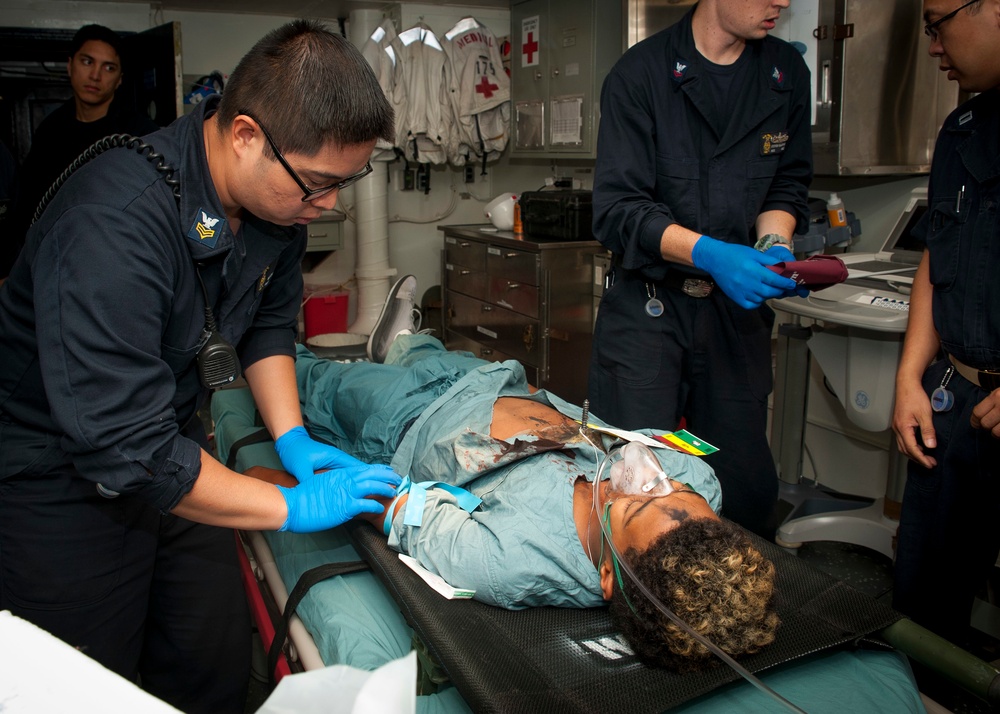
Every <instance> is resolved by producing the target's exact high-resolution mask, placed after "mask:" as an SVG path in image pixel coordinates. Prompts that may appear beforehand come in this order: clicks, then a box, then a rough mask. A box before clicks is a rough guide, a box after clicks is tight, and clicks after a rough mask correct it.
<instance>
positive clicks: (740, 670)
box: [580, 400, 807, 714]
mask: <svg viewBox="0 0 1000 714" xmlns="http://www.w3.org/2000/svg"><path fill="white" fill-rule="evenodd" d="M589 411H590V402H589V400H584V403H583V412H582V414H581V419H580V424H581V426H580V436H582V437H583V438H584V439H585V440H586V441H587V442H588V443H589V444H590V445H591V446H592V447H594V452H595V456H597V455H599V454H598V452H604V451H605V450H604V449H602V448H601V447H599V446H598V445H597V444H595V443H594V442H593V441H592V440H591V439H590V437H589V436H588V435H587V421H588V412H589ZM620 445H621V444H620V443H619V442H616V443H615V444H612V445H611V447H610V448H609V449H607V452H606V454H605V456H604V457H603V458H601V460H600V462H599V463H600V466H598V469H597V474H596V475H595V476H594V495H593V513H596V514H597V521H598V523H600V524H601V535H602V536H603V537H604V539H605V540H607V542H608V545H609V546H610V548H611V552H612V553H614V556H615V557H616V558H618V564H619V566H621V568H622V569H623V570H624V571H625V573H626V574H627V575H628V577H629V578H630V579H631V580H632V582H633V583H635V585H636V587H638V588H639V591H640V592H642V594H643V595H644V596H645V597H646V599H648V600H649V601H650V602H651V603H653V605H654V606H656V609H657V610H659V611H660V612H662V613H663V614H664V616H666V617H667V618H668V619H669V620H670V621H671V622H673V623H674V624H675V625H677V626H678V627H680V628H681V629H682V630H684V631H685V632H687V633H688V634H689V635H691V637H693V638H694V639H695V640H696V641H697V642H700V643H701V644H703V645H704V646H705V647H706V648H708V651H709V652H711V653H712V654H714V655H715V656H716V657H718V658H719V659H721V660H722V661H723V662H725V663H726V665H728V666H729V668H730V669H732V670H733V671H734V672H736V673H737V674H739V675H740V676H741V677H743V679H745V680H746V681H748V682H749V683H750V684H752V685H753V686H754V687H756V688H757V689H759V690H760V691H761V692H763V693H764V694H766V695H767V696H769V697H771V698H772V699H774V700H775V701H776V702H778V703H779V704H781V705H782V706H784V707H785V708H787V709H788V710H789V711H792V712H797V714H807V712H806V711H805V710H803V709H800V708H799V707H797V706H795V705H794V704H793V703H792V702H790V701H788V700H787V699H785V698H784V697H782V696H781V695H780V694H778V693H777V692H776V691H774V690H773V689H771V688H770V687H769V686H767V685H766V684H764V683H763V682H762V681H760V679H758V678H757V677H755V676H754V675H753V674H751V673H750V671H749V670H747V669H746V668H745V667H743V666H742V665H741V664H740V663H739V662H737V661H736V660H735V659H733V658H732V657H730V656H729V655H728V654H726V653H725V652H723V651H722V650H721V649H719V648H718V647H717V646H716V645H715V644H714V643H713V642H712V641H711V640H709V639H708V638H707V637H705V636H704V635H702V634H699V633H698V632H695V631H694V630H693V629H692V628H691V626H690V625H688V624H687V623H686V622H684V620H682V619H681V618H679V617H678V616H677V615H675V614H674V613H673V611H672V610H671V609H670V608H668V607H667V606H666V605H664V604H663V603H662V602H660V600H659V598H657V597H656V595H654V594H653V593H652V592H651V591H650V589H649V588H648V587H646V586H645V585H644V584H643V583H642V582H641V581H640V580H639V578H638V576H637V575H636V574H635V571H633V570H632V568H631V567H630V566H629V564H628V562H627V561H626V560H625V558H624V557H623V556H622V554H621V553H620V552H619V551H618V548H616V547H615V544H614V541H613V540H611V530H610V528H609V526H608V524H607V523H606V522H605V521H604V519H602V518H601V517H600V507H599V505H598V503H599V496H600V483H601V481H602V480H603V477H604V471H605V468H606V467H607V466H608V465H609V464H610V462H611V458H610V457H611V452H612V451H613V450H614V448H615V447H616V446H620ZM598 567H600V565H599V564H598Z"/></svg>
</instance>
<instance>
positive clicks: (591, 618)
mask: <svg viewBox="0 0 1000 714" xmlns="http://www.w3.org/2000/svg"><path fill="white" fill-rule="evenodd" d="M212 414H213V418H214V420H215V429H216V431H215V440H216V448H217V452H218V454H219V457H220V459H222V460H223V461H227V460H228V461H229V462H230V463H231V464H232V465H233V467H234V468H236V469H237V470H245V469H246V468H249V467H250V466H252V465H263V466H271V467H274V468H280V462H279V461H278V458H277V455H276V454H275V452H274V449H273V444H272V443H271V442H270V441H261V442H259V443H253V441H254V439H259V438H262V437H261V436H260V435H261V434H262V432H261V426H260V424H259V423H258V422H257V416H256V410H255V408H254V404H253V401H252V399H251V397H250V395H249V392H248V391H247V390H241V389H233V390H225V391H221V392H217V393H216V394H215V395H214V396H213V401H212ZM255 435H257V436H255ZM241 440H242V441H243V445H240V443H239V442H241ZM234 446H235V447H239V448H234ZM241 544H242V546H241V547H245V549H246V550H245V552H246V553H247V554H248V557H247V562H248V563H251V562H252V563H254V564H255V567H256V570H257V571H258V572H259V573H260V575H262V576H263V577H264V579H263V580H259V579H258V578H257V577H256V576H255V577H253V578H248V582H247V585H248V595H249V596H250V598H251V601H253V600H254V599H258V598H259V599H266V598H268V597H271V598H273V599H274V600H275V601H276V604H277V605H278V607H280V606H281V605H282V604H283V601H284V599H285V598H286V597H287V593H288V592H289V591H291V590H292V589H293V588H294V586H295V584H296V582H297V581H298V579H299V578H300V577H301V576H302V574H303V573H305V572H307V571H308V570H310V569H311V568H313V567H315V566H320V565H324V564H327V563H331V562H345V561H357V560H359V559H363V560H364V561H366V562H367V563H368V564H369V565H370V566H371V570H365V571H360V572H352V573H349V574H344V575H338V576H335V577H332V578H330V579H328V580H323V581H321V582H319V583H317V584H316V585H315V586H313V587H312V588H311V589H310V590H309V592H308V594H307V595H306V596H305V597H304V598H303V599H302V600H301V602H300V603H299V605H298V608H297V619H298V622H295V619H296V618H293V624H292V626H291V627H290V630H289V641H290V642H291V644H292V647H293V648H294V652H295V659H296V660H297V664H296V665H295V666H296V667H302V668H305V669H310V668H315V667H319V666H324V665H331V664H349V665H352V666H355V667H359V668H363V669H374V668H376V667H378V666H380V665H382V664H384V663H385V662H388V661H390V660H392V659H396V658H398V657H401V656H403V655H404V654H406V653H407V652H408V651H410V649H411V648H414V647H415V648H416V649H417V651H418V657H419V658H420V661H421V672H422V675H421V683H420V689H419V690H418V692H419V693H420V696H418V698H417V699H418V711H420V712H432V713H433V712H464V711H497V712H511V711H539V712H560V711H566V712H587V711H593V712H604V711H630V712H645V711H649V712H658V711H664V710H666V709H672V708H675V707H676V708H677V709H676V710H677V711H681V712H689V713H690V712H694V713H697V714H709V713H714V712H728V711H735V710H740V711H746V710H754V711H781V708H780V706H779V705H778V704H777V703H776V702H774V701H773V700H770V699H769V698H767V697H766V695H764V694H762V693H761V692H760V691H758V690H757V689H754V688H753V687H751V686H750V685H749V684H746V683H745V682H742V681H737V680H738V676H737V675H736V674H735V673H734V672H732V671H730V670H728V669H727V668H725V667H721V666H720V667H715V668H713V669H710V670H708V671H707V672H700V673H697V674H694V675H692V674H688V675H676V674H673V673H670V672H667V671H664V670H659V669H654V668H650V667H647V666H645V665H643V664H641V663H640V662H638V660H637V659H636V658H635V657H634V655H632V654H631V652H630V651H629V650H628V648H627V646H625V645H624V642H623V641H622V640H621V639H620V637H619V636H618V635H617V633H615V632H614V631H613V630H612V629H611V628H610V621H609V618H608V616H607V613H606V611H605V610H604V609H603V608H595V609H591V610H571V609H559V608H534V609H529V610H521V611H508V610H503V609H500V608H495V607H491V606H489V605H484V604H482V603H478V602H474V601H468V600H445V599H443V598H442V597H441V596H439V595H438V594H437V593H435V592H434V591H433V590H431V589H430V588H429V587H428V586H426V585H425V584H424V583H423V581H422V580H420V579H419V577H417V576H416V574H415V573H413V572H412V571H410V570H409V569H408V568H407V567H406V566H405V565H403V564H402V563H401V562H400V561H399V559H398V558H397V557H396V554H395V553H392V552H391V551H390V550H389V549H388V547H387V546H386V545H385V539H384V537H382V536H381V535H379V534H378V533H377V532H376V531H375V529H374V528H372V527H371V526H369V525H368V524H367V523H353V524H347V525H346V526H344V527H340V528H336V529H332V530H330V531H326V532H323V533H316V534H308V535H302V534H289V533H246V534H241ZM757 545H758V547H760V548H761V549H762V550H763V551H765V553H766V554H767V555H768V557H770V558H772V560H774V561H775V562H776V564H778V566H779V567H778V572H779V588H780V593H781V600H782V603H781V604H780V605H779V614H780V615H781V617H782V621H783V625H782V627H781V629H780V630H779V635H778V641H777V642H776V643H774V644H773V645H771V646H769V647H768V648H766V649H765V650H764V651H762V652H761V653H758V654H756V655H753V656H751V657H748V658H745V659H743V660H741V663H742V664H743V665H744V666H745V667H747V668H748V669H749V670H750V671H753V672H755V673H759V674H760V676H761V679H762V680H763V681H764V682H765V683H766V684H768V685H769V686H771V687H772V688H774V689H775V690H776V691H778V692H779V693H780V694H781V695H782V696H783V697H785V698H786V699H788V700H790V701H792V702H793V703H795V704H796V705H797V706H799V707H801V708H803V709H805V710H806V711H808V712H810V713H811V714H815V713H816V712H843V711H851V710H853V711H857V712H869V711H871V712H875V711H880V712H881V711H893V712H922V711H924V708H923V705H922V703H921V699H920V695H919V692H918V691H917V687H916V685H915V683H914V680H913V676H912V672H911V671H910V668H909V664H908V663H907V660H906V657H905V656H904V655H902V654H901V653H899V652H896V651H893V650H892V649H891V648H890V647H889V646H888V645H887V644H886V643H885V642H884V641H882V640H881V639H880V638H879V636H878V633H880V632H882V631H884V630H885V628H887V627H889V626H890V625H892V624H893V623H895V622H896V621H897V620H899V615H898V614H897V613H895V612H894V611H892V610H891V609H889V608H887V607H885V606H883V605H881V604H879V603H878V602H877V601H875V600H874V599H872V598H870V597H868V596H865V595H863V594H862V593H859V592H857V591H855V590H853V589H852V588H850V587H849V586H847V585H845V584H844V583H841V582H839V581H836V580H835V579H833V578H830V577H828V576H826V575H824V574H822V573H819V572H818V571H815V570H813V569H811V568H809V566H807V565H805V564H802V563H800V562H799V561H798V560H797V559H796V558H795V557H794V556H791V555H788V554H786V553H784V552H783V551H781V550H780V549H778V548H776V547H775V546H773V545H772V544H768V543H766V542H764V541H758V543H757ZM255 591H270V592H269V593H268V594H262V593H261V592H255ZM255 614H256V615H258V616H259V617H261V618H263V619H268V618H267V615H268V613H266V608H261V609H258V610H257V612H256V613H255ZM258 627H259V628H260V630H261V635H262V638H263V639H265V645H268V644H270V643H269V641H268V638H267V637H266V633H267V632H273V628H272V627H271V625H269V624H267V623H266V622H261V621H260V620H258ZM286 659H287V658H286ZM279 666H281V665H279ZM285 666H287V663H286V665H285ZM286 671H287V670H286ZM434 689H436V690H437V691H433V690H434Z"/></svg>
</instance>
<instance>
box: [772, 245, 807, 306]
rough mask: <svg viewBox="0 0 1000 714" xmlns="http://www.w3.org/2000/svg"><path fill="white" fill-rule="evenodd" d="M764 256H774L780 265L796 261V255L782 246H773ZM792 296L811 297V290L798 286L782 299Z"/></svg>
mask: <svg viewBox="0 0 1000 714" xmlns="http://www.w3.org/2000/svg"><path fill="white" fill-rule="evenodd" d="M764 255H772V256H774V257H775V258H777V259H778V261H777V262H779V263H790V262H793V261H794V260H795V254H794V253H793V252H792V251H790V250H788V248H786V247H785V246H783V245H780V244H775V245H772V246H771V247H770V248H768V249H767V250H765V251H764ZM771 265H774V263H772V264H771ZM793 282H794V281H793ZM792 295H798V296H799V297H809V288H806V287H803V286H801V285H796V286H795V289H794V290H789V291H788V292H786V293H785V294H784V295H782V296H781V297H783V298H786V297H791V296H792Z"/></svg>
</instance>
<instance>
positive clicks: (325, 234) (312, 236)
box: [309, 233, 330, 238]
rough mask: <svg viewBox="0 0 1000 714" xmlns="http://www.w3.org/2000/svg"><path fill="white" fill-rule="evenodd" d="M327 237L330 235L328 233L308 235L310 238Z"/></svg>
mask: <svg viewBox="0 0 1000 714" xmlns="http://www.w3.org/2000/svg"><path fill="white" fill-rule="evenodd" d="M328 235H330V234H329V233H310V234H309V237H310V238H326V237H327V236H328Z"/></svg>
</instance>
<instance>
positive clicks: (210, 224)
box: [187, 208, 225, 248]
mask: <svg viewBox="0 0 1000 714" xmlns="http://www.w3.org/2000/svg"><path fill="white" fill-rule="evenodd" d="M223 225H225V224H224V223H223V222H222V219H221V218H219V217H218V216H213V215H212V214H211V213H209V212H207V211H206V210H205V209H204V208H199V209H198V218H197V219H196V220H195V222H194V225H192V226H191V229H190V230H189V231H188V232H187V236H188V238H191V239H192V240H194V241H195V242H196V243H201V244H202V245H205V246H208V247H209V248H214V247H215V244H216V243H218V242H219V235H220V234H221V233H222V226H223Z"/></svg>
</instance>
